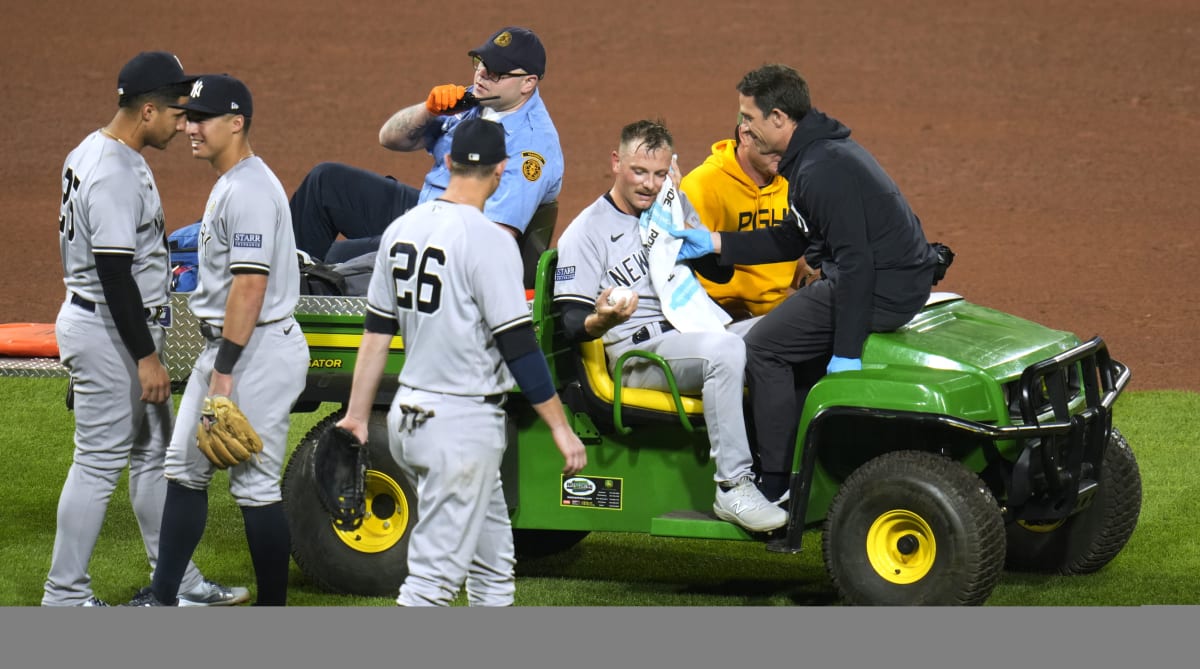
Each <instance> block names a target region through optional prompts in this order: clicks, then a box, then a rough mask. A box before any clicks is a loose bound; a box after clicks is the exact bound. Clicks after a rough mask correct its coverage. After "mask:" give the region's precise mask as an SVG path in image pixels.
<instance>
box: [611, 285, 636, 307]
mask: <svg viewBox="0 0 1200 669" xmlns="http://www.w3.org/2000/svg"><path fill="white" fill-rule="evenodd" d="M631 297H633V289H631V288H626V287H624V286H617V287H616V288H613V289H612V292H611V293H609V294H608V305H609V306H610V307H615V306H617V305H618V304H624V303H626V302H628V301H629V298H631Z"/></svg>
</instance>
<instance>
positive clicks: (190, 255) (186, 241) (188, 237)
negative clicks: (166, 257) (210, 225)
mask: <svg viewBox="0 0 1200 669" xmlns="http://www.w3.org/2000/svg"><path fill="white" fill-rule="evenodd" d="M199 249H200V221H196V222H195V223H192V224H191V225H185V226H183V227H182V228H179V229H178V230H176V231H175V232H172V233H171V234H170V235H168V236H167V250H168V251H169V252H170V254H171V290H172V291H173V292H177V293H187V292H190V291H193V290H195V289H196V281H197V277H196V275H197V272H198V270H199V263H200V250H199Z"/></svg>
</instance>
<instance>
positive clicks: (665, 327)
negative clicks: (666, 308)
mask: <svg viewBox="0 0 1200 669" xmlns="http://www.w3.org/2000/svg"><path fill="white" fill-rule="evenodd" d="M674 329H675V326H674V325H671V323H670V321H659V322H658V330H659V334H662V333H663V332H670V331H671V330H674ZM652 336H653V335H652V334H651V333H650V326H648V325H643V326H642V327H641V328H640V329H639V330H638V331H637V332H635V333H633V343H635V344H640V343H642V342H644V341H646V340H647V339H649V338H650V337H652Z"/></svg>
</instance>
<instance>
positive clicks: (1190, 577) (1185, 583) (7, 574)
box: [0, 378, 1200, 606]
mask: <svg viewBox="0 0 1200 669" xmlns="http://www.w3.org/2000/svg"><path fill="white" fill-rule="evenodd" d="M65 389H66V381H65V379H22V378H0V403H2V405H3V406H4V407H5V409H4V410H3V413H2V417H0V453H2V454H3V457H4V461H5V462H8V463H9V466H8V471H9V473H8V475H7V477H6V478H7V483H5V484H3V485H0V574H2V577H0V606H36V605H38V603H39V602H40V601H41V592H42V585H43V582H44V580H45V576H46V571H47V570H48V569H49V565H50V553H51V550H52V548H53V545H54V531H55V516H56V507H57V504H58V495H59V491H60V489H61V486H62V482H63V479H64V478H65V476H66V471H67V467H68V466H69V464H70V461H71V452H72V448H73V446H72V441H71V439H72V431H73V422H72V416H71V414H70V412H68V411H67V410H66V408H65V407H64V405H63V393H64V392H65ZM333 408H334V407H333V405H327V406H324V407H322V408H321V410H319V411H317V412H315V413H312V414H297V415H295V416H294V417H293V421H292V429H291V435H290V436H289V440H288V441H289V443H290V444H293V445H294V444H296V443H297V442H298V440H299V439H300V437H301V436H302V435H303V434H304V433H305V432H307V430H308V429H309V428H310V427H311V426H312V425H313V424H314V423H315V422H316V421H317V420H319V419H320V418H322V417H324V416H325V415H326V414H328V413H329V412H330V411H331V410H332V409H333ZM1116 424H1117V425H1118V427H1120V429H1121V431H1122V432H1123V433H1124V434H1125V436H1126V437H1127V438H1128V440H1129V442H1130V444H1131V445H1132V447H1133V450H1134V452H1135V454H1136V455H1137V457H1138V463H1139V466H1140V468H1141V473H1142V485H1143V506H1142V514H1141V518H1140V520H1139V523H1138V528H1137V530H1136V531H1135V532H1134V535H1133V538H1132V539H1131V540H1130V542H1129V545H1128V546H1126V548H1125V550H1124V551H1122V553H1121V554H1120V555H1118V556H1117V558H1116V559H1115V560H1113V562H1112V563H1111V564H1109V565H1108V566H1107V567H1105V568H1104V569H1102V570H1101V571H1100V572H1098V573H1096V574H1092V575H1088V576H1076V577H1062V576H1032V575H1024V574H1013V573H1006V574H1005V575H1004V576H1003V578H1002V579H1001V581H1000V584H999V585H998V586H997V587H996V590H995V592H994V593H993V594H992V597H991V599H990V600H989V601H988V605H990V606H1136V605H1178V604H1187V605H1195V604H1200V549H1198V548H1197V544H1198V543H1200V542H1197V541H1196V537H1197V536H1200V501H1198V499H1197V496H1196V495H1195V494H1190V493H1191V491H1192V489H1193V488H1194V487H1195V483H1194V482H1195V481H1196V480H1198V479H1200V463H1198V462H1197V456H1196V453H1195V446H1196V443H1197V437H1198V436H1200V394H1197V393H1185V392H1166V391H1156V392H1138V393H1127V394H1126V395H1124V396H1122V398H1121V399H1120V400H1119V401H1118V403H1117V407H1116ZM209 503H210V513H209V522H208V527H207V530H206V533H205V535H204V538H203V540H202V541H201V543H200V546H199V548H198V549H197V551H196V555H195V560H196V562H197V564H199V565H200V567H201V569H202V570H203V571H204V572H205V574H206V575H207V576H209V577H210V578H213V579H215V580H217V581H220V582H223V583H226V584H230V585H247V586H250V587H251V588H252V589H253V585H254V583H253V573H254V572H253V568H252V567H251V564H250V558H249V555H248V554H247V551H246V542H245V536H244V534H243V528H242V520H241V514H240V513H239V512H238V510H237V507H236V506H235V505H234V504H233V500H232V498H231V497H230V496H229V492H228V485H227V478H226V477H225V475H224V474H223V473H220V472H219V473H218V475H217V478H216V479H215V480H214V483H213V486H212V488H211V491H210V495H209ZM91 574H92V580H93V583H94V586H95V590H96V594H97V595H98V596H100V597H102V598H105V599H108V600H110V601H112V602H114V603H115V602H121V601H124V600H126V599H128V597H129V596H130V595H132V594H133V593H134V591H136V590H137V589H138V588H140V587H142V586H143V585H145V584H146V583H148V579H149V569H148V567H147V565H146V561H145V554H144V550H143V548H142V545H141V538H140V536H139V534H138V531H137V525H136V523H135V522H134V519H133V514H132V511H131V510H130V506H129V498H128V491H127V488H126V485H125V479H124V477H123V478H122V480H121V483H120V484H119V486H118V488H117V491H116V492H115V493H114V496H113V499H112V502H111V503H110V505H109V512H108V518H107V520H106V522H105V527H104V530H103V532H102V533H101V536H100V541H99V544H98V545H97V547H96V551H95V554H94V556H93V558H92V566H91ZM289 603H290V604H292V605H297V606H392V605H393V604H394V602H393V600H392V598H391V597H374V598H368V597H350V596H345V595H335V594H331V593H328V592H324V591H321V590H319V589H317V588H316V587H314V586H313V585H312V584H310V583H309V582H308V581H307V580H306V579H305V577H304V575H303V574H302V573H301V572H300V571H299V569H298V567H296V566H295V564H293V565H292V573H291V589H290V592H289ZM458 603H459V604H462V603H464V602H463V601H462V598H461V597H460V600H459V602H458ZM517 604H518V605H520V606H794V605H805V606H808V605H816V606H823V605H836V604H837V598H836V596H835V594H834V592H833V589H832V586H831V584H830V582H829V579H828V577H827V576H826V574H825V568H824V565H823V562H822V556H821V543H820V535H819V533H816V532H810V533H808V534H806V535H805V537H804V550H803V551H802V552H801V553H800V554H799V555H790V556H789V555H779V554H774V553H768V552H767V551H766V550H764V548H763V546H762V545H760V544H756V543H750V542H735V541H716V540H693V539H671V538H658V537H649V536H644V535H636V534H618V533H594V534H591V535H589V536H588V537H587V538H586V539H584V541H583V542H581V543H580V544H579V545H578V546H576V547H575V548H573V549H571V550H570V551H567V552H565V553H562V554H559V555H555V556H551V557H547V558H542V559H539V560H529V561H523V562H521V563H520V564H519V565H518V567H517Z"/></svg>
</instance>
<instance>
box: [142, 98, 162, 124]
mask: <svg viewBox="0 0 1200 669" xmlns="http://www.w3.org/2000/svg"><path fill="white" fill-rule="evenodd" d="M156 112H158V105H156V104H154V103H153V102H143V103H142V110H141V114H142V123H149V122H150V119H152V118H154V114H155V113H156Z"/></svg>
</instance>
